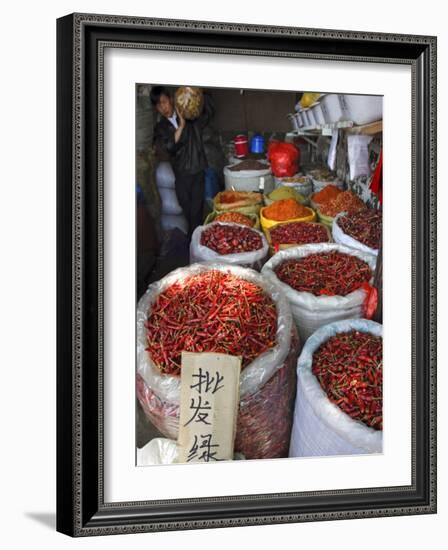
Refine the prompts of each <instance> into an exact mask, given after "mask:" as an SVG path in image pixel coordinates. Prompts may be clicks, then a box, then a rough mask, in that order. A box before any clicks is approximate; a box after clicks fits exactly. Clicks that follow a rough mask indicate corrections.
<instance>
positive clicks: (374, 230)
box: [338, 209, 382, 250]
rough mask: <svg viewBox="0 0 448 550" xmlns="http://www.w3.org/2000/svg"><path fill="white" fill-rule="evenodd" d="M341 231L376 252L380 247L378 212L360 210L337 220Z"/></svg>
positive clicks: (379, 217)
mask: <svg viewBox="0 0 448 550" xmlns="http://www.w3.org/2000/svg"><path fill="white" fill-rule="evenodd" d="M338 225H339V227H340V228H341V229H342V231H343V232H344V233H345V234H346V235H349V236H350V237H353V239H356V240H357V241H359V242H360V243H362V244H364V245H366V246H368V247H370V248H373V249H375V250H377V249H378V248H379V247H380V240H381V226H382V216H381V212H380V211H379V210H374V209H369V210H361V211H360V212H355V213H353V214H347V215H345V216H341V217H340V218H338Z"/></svg>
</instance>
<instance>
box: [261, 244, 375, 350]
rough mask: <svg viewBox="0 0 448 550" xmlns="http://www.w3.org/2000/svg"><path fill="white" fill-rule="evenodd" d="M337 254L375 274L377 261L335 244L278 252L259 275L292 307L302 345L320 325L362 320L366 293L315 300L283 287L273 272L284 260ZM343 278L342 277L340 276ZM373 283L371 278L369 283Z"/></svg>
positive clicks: (321, 297) (310, 294)
mask: <svg viewBox="0 0 448 550" xmlns="http://www.w3.org/2000/svg"><path fill="white" fill-rule="evenodd" d="M331 251H338V252H342V253H344V254H349V255H351V256H356V257H357V258H360V259H361V260H364V261H365V262H366V263H367V264H368V265H369V267H370V269H371V270H372V274H373V272H374V270H375V265H376V257H375V256H374V255H372V254H367V253H365V252H361V251H359V250H355V249H353V248H349V247H347V246H344V245H341V244H335V243H316V244H307V245H303V246H297V247H293V248H288V249H286V250H281V251H280V252H277V254H274V256H272V258H271V259H270V260H269V261H268V262H267V263H265V265H264V266H263V269H262V270H261V273H262V275H263V276H265V278H266V279H268V280H270V281H271V282H273V283H274V284H277V285H278V286H279V288H280V289H281V290H282V291H283V292H284V293H285V295H286V297H287V298H288V301H289V303H290V305H291V311H292V315H293V318H294V321H295V323H296V326H297V330H298V331H299V335H300V337H301V339H302V341H305V340H306V339H307V338H308V336H310V335H311V334H312V333H313V332H314V331H315V330H317V329H318V328H319V327H321V326H322V325H326V324H328V323H332V322H333V321H339V320H343V319H357V318H360V317H362V314H363V311H362V308H363V303H364V300H365V297H366V292H365V290H363V289H358V290H355V291H353V292H350V294H347V296H314V294H312V293H311V292H298V291H297V290H294V289H293V288H291V287H290V286H289V285H287V284H285V283H283V282H282V281H280V279H278V277H277V275H276V274H275V271H274V270H275V268H276V267H277V266H278V265H279V264H281V263H282V262H284V261H285V260H291V259H299V258H304V257H305V256H309V255H310V254H316V253H319V252H331ZM341 276H343V274H341ZM372 281H373V275H372V279H371V282H372Z"/></svg>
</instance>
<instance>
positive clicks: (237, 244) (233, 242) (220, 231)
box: [201, 223, 263, 255]
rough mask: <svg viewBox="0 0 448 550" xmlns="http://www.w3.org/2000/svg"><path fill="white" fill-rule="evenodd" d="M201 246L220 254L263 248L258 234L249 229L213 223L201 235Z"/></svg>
mask: <svg viewBox="0 0 448 550" xmlns="http://www.w3.org/2000/svg"><path fill="white" fill-rule="evenodd" d="M201 244H202V245H203V246H206V247H207V248H210V249H211V250H214V251H215V252H217V253H218V254H221V255H225V254H239V253H241V252H253V251H254V250H259V249H260V248H262V246H263V242H262V240H261V237H260V235H259V234H258V233H256V232H255V231H254V230H252V229H250V228H248V227H242V226H238V225H225V224H221V223H212V224H211V225H210V227H207V229H204V230H203V231H202V234H201Z"/></svg>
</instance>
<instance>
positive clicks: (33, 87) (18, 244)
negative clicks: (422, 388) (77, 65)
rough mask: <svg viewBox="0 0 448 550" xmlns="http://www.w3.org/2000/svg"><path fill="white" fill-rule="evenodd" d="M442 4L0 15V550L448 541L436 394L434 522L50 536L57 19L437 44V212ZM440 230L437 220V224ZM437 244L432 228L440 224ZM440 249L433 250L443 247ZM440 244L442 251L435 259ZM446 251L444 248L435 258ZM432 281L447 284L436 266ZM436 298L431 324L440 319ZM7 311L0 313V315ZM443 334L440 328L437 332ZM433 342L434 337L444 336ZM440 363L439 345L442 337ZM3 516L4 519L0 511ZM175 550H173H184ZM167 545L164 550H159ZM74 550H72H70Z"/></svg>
mask: <svg viewBox="0 0 448 550" xmlns="http://www.w3.org/2000/svg"><path fill="white" fill-rule="evenodd" d="M442 5H443V4H442V2H437V1H436V0H430V1H428V2H426V3H424V4H422V3H421V2H416V1H415V0H412V1H408V2H407V3H406V4H401V5H400V3H398V2H397V3H393V2H391V1H390V0H388V1H385V0H377V1H376V2H373V3H370V4H361V3H360V2H359V1H358V0H348V1H339V2H333V1H330V0H325V1H322V0H321V1H320V2H318V3H310V2H307V3H303V2H298V1H297V0H295V1H290V2H281V3H279V2H276V3H271V2H267V3H266V4H262V3H261V2H253V3H251V6H249V2H241V0H226V1H225V2H221V3H212V2H209V3H205V2H199V1H198V0H195V1H193V0H189V1H182V0H170V2H158V3H155V2H149V1H148V0H145V1H137V0H135V1H133V0H127V1H126V2H124V1H123V0H122V1H119V0H109V1H100V0H91V1H89V2H87V1H86V0H78V1H77V2H70V1H68V0H61V1H59V2H57V3H56V2H55V3H54V5H52V4H51V3H49V2H47V3H46V4H44V3H42V2H38V3H35V2H30V1H28V2H8V3H7V4H5V5H4V7H3V11H2V33H1V38H0V39H1V42H2V44H1V46H2V47H1V52H2V64H1V76H2V86H1V87H0V94H1V103H0V104H1V106H2V110H1V115H0V124H1V133H0V135H1V139H2V147H1V150H2V153H3V154H2V162H1V164H0V169H1V172H2V173H1V177H0V189H1V191H0V193H1V195H0V196H1V200H0V224H1V227H0V229H1V233H0V234H1V235H2V237H3V238H2V267H3V269H2V285H1V302H0V304H1V310H2V316H1V317H0V318H1V319H2V320H1V323H2V330H1V335H2V338H1V342H2V344H1V347H0V349H1V354H2V360H1V361H0V365H1V367H0V373H1V374H0V376H1V385H0V388H1V394H0V395H1V397H0V407H1V419H2V436H3V440H2V451H1V453H0V456H1V458H2V467H1V469H0V472H1V473H0V475H1V484H0V501H1V507H2V512H1V515H0V518H1V522H2V531H1V535H0V537H1V540H2V543H3V546H4V547H5V548H26V547H27V546H29V547H33V548H46V549H48V550H50V549H52V548H67V547H69V546H71V545H73V544H77V545H80V546H82V547H86V546H89V547H94V548H116V547H119V546H120V545H122V544H126V545H127V546H128V547H131V548H140V547H141V548H143V547H148V546H152V547H156V548H162V547H173V546H174V545H175V544H183V545H184V546H185V547H186V548H193V547H195V548H200V547H205V545H207V546H208V547H211V545H213V547H214V546H215V545H216V546H217V547H218V548H224V547H228V548H232V547H234V548H241V547H243V546H245V545H253V546H257V547H260V548H272V547H276V548H278V547H280V545H281V544H282V542H280V539H281V540H282V541H285V542H284V543H283V544H287V545H288V546H292V545H294V546H298V545H300V546H301V547H304V548H305V547H308V546H311V545H312V546H313V547H314V548H319V549H320V548H342V547H345V546H346V545H350V546H351V545H352V544H353V545H356V546H358V545H359V546H361V547H363V548H364V549H365V550H368V549H370V548H375V549H378V548H388V547H389V546H390V545H391V544H393V543H396V542H398V541H399V544H400V547H401V548H407V549H413V548H420V547H422V546H423V545H429V546H431V545H432V546H435V547H436V548H440V547H441V544H440V543H437V542H436V541H437V538H438V537H442V536H443V534H444V533H446V521H447V519H448V512H447V506H448V499H447V468H446V464H447V435H446V428H445V425H444V421H446V419H447V400H446V399H443V393H442V391H441V390H439V396H440V397H439V514H438V515H437V516H420V517H417V516H411V517H400V518H388V519H371V520H357V521H344V522H331V523H330V522H327V523H320V524H313V523H310V524H303V525H294V524H290V525H281V526H266V527H262V528H255V527H246V528H238V529H236V528H232V529H222V530H210V531H190V532H185V533H158V534H153V535H149V534H148V535H138V536H132V537H129V536H128V537H126V538H123V536H119V537H108V538H107V539H106V538H102V539H98V538H96V539H86V540H78V541H73V540H71V539H69V538H67V537H64V536H63V535H60V534H57V533H56V532H55V531H54V511H55V330H56V322H55V304H56V301H55V124H56V122H55V39H56V37H55V30H56V27H55V19H56V18H57V17H60V16H62V15H66V14H68V13H71V12H74V11H78V12H80V11H86V12H94V13H111V14H125V15H142V16H149V17H151V16H153V17H167V18H185V19H203V20H214V21H234V22H241V23H245V22H248V23H257V24H274V25H296V26H305V27H322V28H335V29H351V30H370V31H382V32H393V33H395V32H397V33H398V32H399V33H411V34H431V35H438V37H439V91H438V94H439V147H438V149H439V157H440V161H439V204H447V202H448V193H447V191H446V189H447V182H446V181H445V172H446V167H445V166H444V164H443V161H444V157H445V155H446V150H447V149H448V138H447V134H446V132H445V131H444V130H445V128H444V126H443V121H447V108H446V97H447V96H448V81H447V70H446V67H447V62H448V35H447V34H446V24H445V23H446V17H445V16H444V15H445V14H444V12H443V11H442V7H441V6H442ZM443 216H446V213H445V212H441V213H440V220H442V217H443ZM439 226H440V235H441V236H442V229H443V228H442V223H441V221H440V223H439ZM442 237H443V236H442ZM444 241H445V239H443V238H440V243H441V244H440V250H441V249H442V245H444ZM445 248H446V246H445ZM440 256H441V257H440V260H439V280H440V281H445V280H446V278H447V275H448V273H447V263H446V255H445V254H442V250H441V254H440ZM444 287H445V288H446V283H444V284H441V285H440V291H439V311H442V310H443V309H444V306H446V305H447V303H446V298H447V294H446V291H445V290H444ZM5 305H6V307H5ZM440 325H441V322H440ZM441 329H442V327H441ZM440 335H441V338H440V341H439V350H440V354H439V356H440V357H446V351H447V350H446V344H445V342H446V340H447V339H446V338H444V331H443V329H442V330H440ZM445 362H446V361H442V359H439V388H441V389H442V390H443V389H444V388H446V387H447V384H448V375H447V369H446V365H445V364H444V363H445ZM3 509H4V510H3ZM181 537H182V538H181ZM168 545H169V546H168ZM80 546H78V547H80Z"/></svg>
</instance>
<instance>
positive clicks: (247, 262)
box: [190, 222, 269, 271]
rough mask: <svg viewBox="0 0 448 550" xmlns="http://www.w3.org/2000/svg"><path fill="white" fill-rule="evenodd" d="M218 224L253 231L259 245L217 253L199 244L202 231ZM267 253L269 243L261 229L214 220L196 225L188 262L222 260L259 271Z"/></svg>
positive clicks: (211, 228) (209, 229)
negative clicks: (206, 223) (254, 247)
mask: <svg viewBox="0 0 448 550" xmlns="http://www.w3.org/2000/svg"><path fill="white" fill-rule="evenodd" d="M216 225H220V226H223V227H237V228H241V229H242V231H244V232H249V233H253V234H254V235H258V236H259V237H260V241H261V247H260V248H259V249H257V250H253V251H251V252H239V253H236V254H219V253H218V252H215V251H214V250H212V249H211V248H209V247H208V246H205V245H203V244H201V237H202V235H203V233H204V231H211V230H213V227H214V226H216ZM268 253H269V245H268V242H267V240H266V237H265V236H264V234H263V233H262V232H261V231H258V230H256V229H252V228H250V227H242V226H241V225H238V224H236V223H228V222H225V223H224V222H214V223H213V224H209V225H200V226H199V227H197V228H196V229H195V230H194V232H193V235H192V237H191V243H190V262H191V263H195V262H223V263H225V264H230V265H241V266H243V267H250V268H252V269H255V270H257V271H259V270H260V269H261V267H262V266H263V264H264V262H265V260H266V258H267V256H268Z"/></svg>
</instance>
